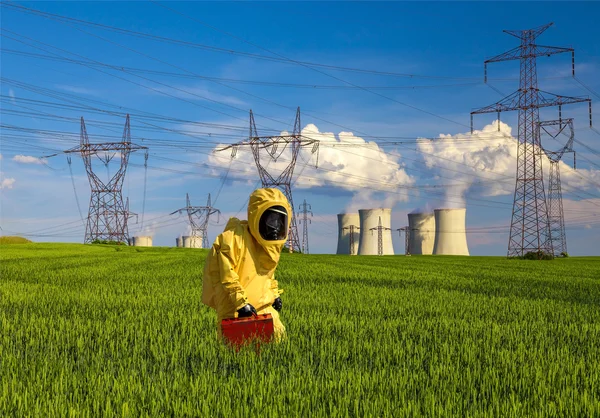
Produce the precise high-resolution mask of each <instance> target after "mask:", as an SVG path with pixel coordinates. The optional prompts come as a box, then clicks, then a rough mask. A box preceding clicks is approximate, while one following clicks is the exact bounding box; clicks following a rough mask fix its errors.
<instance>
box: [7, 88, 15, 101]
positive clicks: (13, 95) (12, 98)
mask: <svg viewBox="0 0 600 418" xmlns="http://www.w3.org/2000/svg"><path fill="white" fill-rule="evenodd" d="M8 95H9V96H10V98H11V101H12V102H13V103H14V102H15V97H16V96H15V91H14V90H13V89H8Z"/></svg>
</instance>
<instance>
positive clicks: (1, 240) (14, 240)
mask: <svg viewBox="0 0 600 418" xmlns="http://www.w3.org/2000/svg"><path fill="white" fill-rule="evenodd" d="M30 242H32V241H29V240H28V239H27V238H23V237H13V236H10V235H7V236H3V237H0V244H28V243H30Z"/></svg>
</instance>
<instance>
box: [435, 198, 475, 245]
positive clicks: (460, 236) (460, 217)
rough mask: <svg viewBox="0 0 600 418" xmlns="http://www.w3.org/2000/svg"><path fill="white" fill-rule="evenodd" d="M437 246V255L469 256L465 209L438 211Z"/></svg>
mask: <svg viewBox="0 0 600 418" xmlns="http://www.w3.org/2000/svg"><path fill="white" fill-rule="evenodd" d="M433 212H434V214H435V244H434V246H433V254H436V255H469V247H468V246H467V233H466V231H465V224H466V220H465V219H466V212H467V210H466V209H465V208H463V209H436V210H434V211H433Z"/></svg>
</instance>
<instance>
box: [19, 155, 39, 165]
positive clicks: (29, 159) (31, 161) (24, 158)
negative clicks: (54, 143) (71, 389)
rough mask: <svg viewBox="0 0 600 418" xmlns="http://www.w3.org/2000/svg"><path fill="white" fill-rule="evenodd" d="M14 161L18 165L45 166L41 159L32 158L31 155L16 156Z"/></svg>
mask: <svg viewBox="0 0 600 418" xmlns="http://www.w3.org/2000/svg"><path fill="white" fill-rule="evenodd" d="M12 160H13V161H16V162H18V163H22V164H44V163H45V161H44V160H43V159H41V158H38V157H32V156H30V155H15V156H14V157H13V158H12Z"/></svg>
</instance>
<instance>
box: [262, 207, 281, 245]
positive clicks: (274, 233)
mask: <svg viewBox="0 0 600 418" xmlns="http://www.w3.org/2000/svg"><path fill="white" fill-rule="evenodd" d="M258 229H259V232H260V235H261V236H262V237H263V239H265V240H267V241H280V240H282V239H285V238H286V236H287V212H286V210H285V208H283V207H281V206H274V207H272V208H269V209H267V210H266V211H265V212H264V213H263V215H262V216H261V218H260V222H259V225H258Z"/></svg>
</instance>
